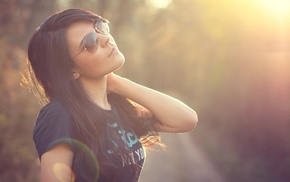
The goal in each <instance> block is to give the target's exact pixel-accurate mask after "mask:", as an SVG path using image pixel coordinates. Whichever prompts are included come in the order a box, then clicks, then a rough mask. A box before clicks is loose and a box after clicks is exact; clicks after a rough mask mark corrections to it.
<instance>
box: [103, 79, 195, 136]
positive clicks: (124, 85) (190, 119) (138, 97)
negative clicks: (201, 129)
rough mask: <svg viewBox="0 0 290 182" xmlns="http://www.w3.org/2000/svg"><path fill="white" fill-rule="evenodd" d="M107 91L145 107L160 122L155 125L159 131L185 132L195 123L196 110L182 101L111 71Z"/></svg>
mask: <svg viewBox="0 0 290 182" xmlns="http://www.w3.org/2000/svg"><path fill="white" fill-rule="evenodd" d="M108 91H109V92H113V93H117V94H120V95H122V96H124V97H126V98H129V99H131V100H132V101H134V102H137V103H138V104H140V105H142V106H144V107H145V108H147V109H148V110H149V111H150V112H152V114H153V115H154V116H155V117H156V118H157V119H158V120H159V121H160V122H161V123H162V124H161V125H160V124H159V125H157V129H158V131H160V132H172V133H179V132H186V131H190V130H192V129H193V128H194V127H195V125H196V124H197V120H198V119H197V114H196V112H195V111H194V110H193V109H191V108H190V107H188V106H187V105H186V104H184V103H183V102H181V101H179V100H177V99H175V98H173V97H170V96H168V95H166V94H163V93H161V92H158V91H156V90H153V89H150V88H148V87H145V86H142V85H139V84H137V83H134V82H132V81H130V80H128V79H126V78H122V77H120V76H117V75H115V74H113V73H111V74H109V75H108Z"/></svg>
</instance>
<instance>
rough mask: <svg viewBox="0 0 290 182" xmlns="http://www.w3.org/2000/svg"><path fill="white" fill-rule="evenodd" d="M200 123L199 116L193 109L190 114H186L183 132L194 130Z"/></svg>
mask: <svg viewBox="0 0 290 182" xmlns="http://www.w3.org/2000/svg"><path fill="white" fill-rule="evenodd" d="M197 123H198V116H197V113H196V112H195V111H191V112H189V113H188V114H186V115H184V118H183V127H182V131H181V132H190V131H192V130H193V129H194V128H195V127H196V126H197Z"/></svg>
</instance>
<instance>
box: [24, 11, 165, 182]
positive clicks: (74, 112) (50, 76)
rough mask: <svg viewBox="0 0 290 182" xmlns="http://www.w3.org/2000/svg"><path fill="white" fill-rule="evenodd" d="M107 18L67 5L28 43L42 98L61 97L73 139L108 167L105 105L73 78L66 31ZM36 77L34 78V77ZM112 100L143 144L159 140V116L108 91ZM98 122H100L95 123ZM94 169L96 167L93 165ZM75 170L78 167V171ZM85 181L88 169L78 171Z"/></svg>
mask: <svg viewBox="0 0 290 182" xmlns="http://www.w3.org/2000/svg"><path fill="white" fill-rule="evenodd" d="M96 20H102V21H106V22H108V20H106V19H104V18H102V17H100V16H98V15H96V14H94V13H92V12H90V11H87V10H83V9H68V10H65V11H62V12H58V13H55V14H53V15H51V16H50V17H48V19H47V20H46V21H44V23H42V24H41V26H40V27H39V28H37V29H36V31H35V32H34V34H33V36H32V38H31V40H30V42H29V45H28V66H29V72H30V79H28V80H30V81H31V82H32V83H33V84H34V86H35V88H38V90H39V93H41V90H43V92H44V94H43V95H42V96H41V98H40V99H41V100H42V101H44V102H45V103H47V102H50V101H53V100H58V101H60V102H61V103H62V104H63V106H64V107H65V108H66V110H67V111H68V112H69V113H70V114H71V118H72V127H73V131H74V136H73V137H74V139H76V140H78V141H80V142H82V143H84V144H85V145H86V146H87V147H88V148H90V149H91V150H93V149H94V148H97V149H98V150H97V151H94V153H95V154H96V157H97V159H98V161H99V164H100V165H104V166H102V169H101V170H104V171H106V166H110V167H112V166H114V165H113V164H112V163H111V162H110V160H109V157H108V156H106V155H104V151H105V145H106V139H105V136H104V130H105V128H106V126H107V125H106V121H105V117H104V114H103V112H102V109H101V108H99V107H98V106H97V105H96V104H94V103H93V102H92V101H91V100H90V99H89V97H88V95H87V94H86V92H85V91H84V90H83V88H82V86H81V84H80V83H79V81H78V80H74V79H72V78H73V77H72V70H73V67H74V63H73V60H72V58H71V57H70V55H69V53H68V48H67V44H66V38H65V31H66V29H67V27H68V26H69V25H71V24H72V23H74V22H77V21H92V22H95V21H96ZM33 77H34V78H35V79H33ZM108 99H109V102H110V104H111V105H112V107H113V108H114V109H116V110H117V112H118V113H119V115H120V117H121V118H122V119H123V121H126V122H127V124H128V125H129V126H130V127H132V128H133V130H134V132H135V133H136V135H137V136H138V137H140V138H141V142H142V144H143V145H144V146H146V147H149V146H151V145H153V144H157V143H160V140H159V139H160V138H159V135H158V133H157V130H156V128H154V123H155V122H158V121H157V119H154V117H151V116H150V114H148V113H147V112H144V114H143V115H142V116H141V117H140V116H139V115H138V114H137V112H139V111H138V109H140V108H141V106H136V105H135V104H133V103H132V102H130V101H129V100H128V99H126V98H124V97H122V96H120V95H116V94H110V95H108ZM149 118H150V119H149ZM96 122H97V124H96ZM85 158H86V155H85V151H82V150H79V151H77V152H75V153H74V160H73V164H72V168H73V169H75V168H76V167H75V166H77V165H81V164H82V161H85V160H86V159H85ZM92 170H94V169H92ZM75 172H76V171H75ZM77 173H78V175H79V176H81V178H80V179H82V181H86V179H88V178H89V177H88V175H87V173H85V172H83V171H77Z"/></svg>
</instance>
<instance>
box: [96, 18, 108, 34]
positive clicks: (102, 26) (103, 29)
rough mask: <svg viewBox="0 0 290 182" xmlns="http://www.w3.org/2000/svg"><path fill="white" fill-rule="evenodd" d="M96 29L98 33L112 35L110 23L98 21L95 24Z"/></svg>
mask: <svg viewBox="0 0 290 182" xmlns="http://www.w3.org/2000/svg"><path fill="white" fill-rule="evenodd" d="M95 29H96V31H97V32H99V33H101V34H109V33H110V27H109V25H108V23H106V22H103V21H97V22H96V24H95Z"/></svg>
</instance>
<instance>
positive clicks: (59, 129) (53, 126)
mask: <svg viewBox="0 0 290 182" xmlns="http://www.w3.org/2000/svg"><path fill="white" fill-rule="evenodd" d="M71 137H72V125H71V117H70V114H69V112H67V110H66V109H65V108H64V107H63V105H62V104H61V103H60V102H59V101H52V102H50V103H49V104H47V105H46V106H44V107H43V108H42V109H41V110H40V112H39V115H38V117H37V119H36V123H35V127H34V130H33V140H34V142H35V144H36V148H37V150H38V152H39V156H41V154H43V153H44V152H45V151H47V150H48V149H49V148H50V147H51V146H52V145H54V144H55V142H56V141H59V140H60V139H64V138H71Z"/></svg>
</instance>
